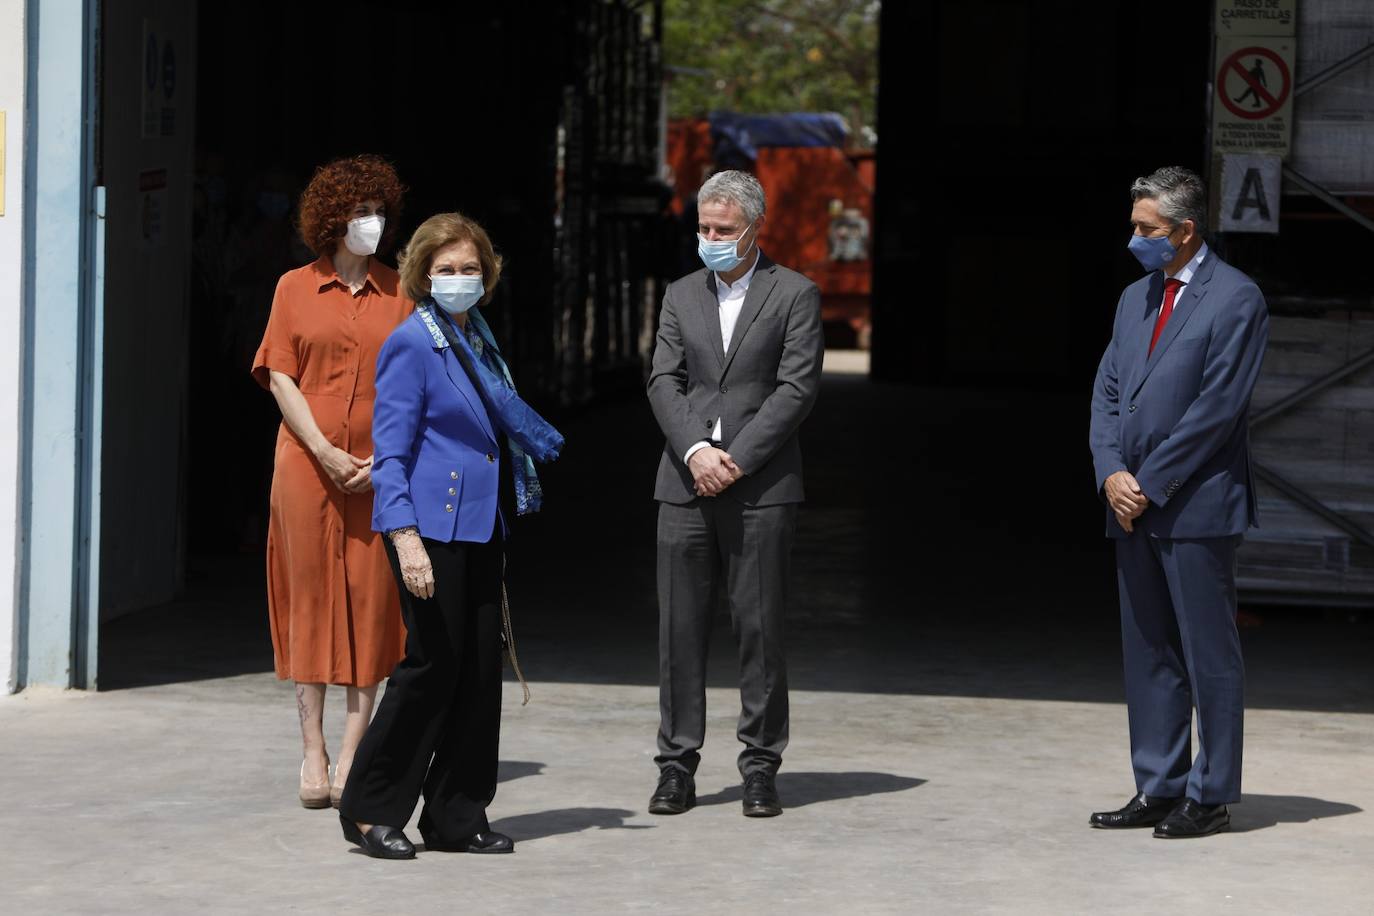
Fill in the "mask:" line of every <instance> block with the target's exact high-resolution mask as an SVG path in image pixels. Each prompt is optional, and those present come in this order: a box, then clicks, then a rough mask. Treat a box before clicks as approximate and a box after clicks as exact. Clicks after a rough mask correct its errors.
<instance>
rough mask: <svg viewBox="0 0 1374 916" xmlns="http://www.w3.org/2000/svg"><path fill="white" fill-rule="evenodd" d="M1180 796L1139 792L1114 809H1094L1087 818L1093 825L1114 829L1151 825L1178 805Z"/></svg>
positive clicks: (1162, 818)
mask: <svg viewBox="0 0 1374 916" xmlns="http://www.w3.org/2000/svg"><path fill="white" fill-rule="evenodd" d="M1182 800H1183V799H1181V798H1153V797H1151V796H1149V795H1146V794H1145V793H1144V792H1141V793H1140V794H1139V795H1137V796H1136V797H1135V798H1133V799H1131V800H1130V801H1128V802H1127V803H1126V807H1124V808H1118V809H1116V810H1115V811H1096V812H1094V813H1093V816H1092V817H1090V818H1088V823H1089V824H1091V825H1092V826H1094V827H1104V828H1107V829H1111V830H1115V829H1120V828H1126V827H1153V826H1154V825H1155V824H1158V823H1159V822H1160V821H1162V820H1164V819H1165V818H1166V817H1168V816H1169V812H1170V811H1173V810H1174V809H1175V808H1177V807H1178V803H1179V802H1180V801H1182Z"/></svg>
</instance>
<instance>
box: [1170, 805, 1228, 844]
mask: <svg viewBox="0 0 1374 916" xmlns="http://www.w3.org/2000/svg"><path fill="white" fill-rule="evenodd" d="M1230 826H1231V812H1230V811H1228V810H1227V809H1226V806H1225V805H1201V804H1198V803H1197V802H1195V801H1193V800H1192V799H1191V798H1185V799H1184V800H1183V803H1182V804H1181V805H1179V806H1178V807H1177V808H1175V809H1174V810H1173V811H1171V812H1170V813H1169V816H1168V817H1166V818H1165V819H1164V820H1162V821H1160V822H1159V826H1157V827H1155V836H1156V837H1157V838H1159V839H1161V840H1183V839H1189V838H1191V837H1198V836H1211V835H1212V834H1214V833H1221V832H1222V831H1223V830H1227V829H1229V828H1230Z"/></svg>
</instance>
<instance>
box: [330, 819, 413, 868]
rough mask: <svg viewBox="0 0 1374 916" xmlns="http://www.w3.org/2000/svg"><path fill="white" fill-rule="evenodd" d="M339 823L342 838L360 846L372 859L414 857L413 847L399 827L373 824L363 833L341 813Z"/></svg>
mask: <svg viewBox="0 0 1374 916" xmlns="http://www.w3.org/2000/svg"><path fill="white" fill-rule="evenodd" d="M339 823H340V824H342V825H343V835H344V839H345V840H348V842H350V843H356V844H357V845H359V846H361V847H362V848H363V852H365V853H367V854H368V855H370V856H372V858H374V859H413V858H415V847H414V846H412V845H411V842H410V840H408V839H406V835H405V834H404V833H403V832H402V831H401V828H400V827H387V826H386V825H384V824H374V825H373V826H372V827H370V828H368V831H367V833H363V832H362V831H361V830H359V829H358V825H357V824H355V823H353V822H352V821H350V820H349V819H348V818H346V817H344V816H343V815H342V814H340V815H339Z"/></svg>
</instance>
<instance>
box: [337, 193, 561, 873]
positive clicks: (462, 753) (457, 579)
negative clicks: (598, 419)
mask: <svg viewBox="0 0 1374 916" xmlns="http://www.w3.org/2000/svg"><path fill="white" fill-rule="evenodd" d="M400 274H401V285H402V288H403V289H404V291H405V293H406V295H408V296H410V297H411V298H412V299H413V300H414V301H415V302H416V303H418V304H417V305H416V308H415V312H414V314H412V315H411V316H410V317H409V318H407V319H406V320H405V321H403V322H402V323H401V325H400V326H399V327H398V328H397V329H396V330H395V331H393V332H392V334H391V336H390V337H388V338H387V340H386V343H384V344H383V345H382V349H381V352H380V353H379V355H378V357H377V403H376V406H375V408H374V410H373V420H372V440H373V446H374V454H373V464H372V487H373V490H374V492H375V494H376V495H375V500H374V503H373V513H372V527H373V529H374V530H376V531H380V532H384V533H385V535H386V549H387V555H388V557H389V558H390V561H391V568H392V572H393V573H394V574H395V576H396V579H397V582H398V584H399V586H400V592H401V613H402V616H403V617H404V619H405V624H406V630H407V636H406V655H405V658H404V659H402V660H401V662H400V664H398V665H397V666H396V670H395V671H393V672H392V674H391V679H390V681H389V682H388V683H387V688H386V693H385V694H384V695H383V697H382V702H381V706H380V707H379V708H378V710H377V715H376V717H375V718H374V719H373V720H372V724H371V725H370V726H369V727H368V730H367V734H366V735H364V737H363V740H362V743H361V744H360V745H359V746H358V751H357V754H356V756H355V757H354V760H353V768H352V770H351V771H350V772H349V776H348V783H347V785H346V786H345V788H344V792H343V798H342V800H341V802H340V805H339V812H340V813H339V819H340V821H341V823H342V825H343V831H344V836H345V837H346V838H347V839H349V840H350V841H352V842H354V843H356V844H357V845H359V846H361V847H362V848H363V850H364V851H365V852H366V853H367V854H368V855H371V856H376V857H378V858H388V859H408V858H411V857H413V856H414V855H415V847H414V846H412V845H411V843H410V841H409V839H407V837H406V836H405V834H404V833H403V832H402V828H403V827H404V826H405V825H406V824H407V823H408V822H409V820H410V815H411V814H412V812H414V810H415V805H416V802H417V801H418V800H419V797H420V794H421V792H422V791H423V793H424V797H425V807H424V811H422V812H421V814H420V824H419V826H420V833H421V835H422V836H423V838H424V841H425V848H426V849H428V850H440V851H447V852H478V853H498V852H512V851H514V849H515V846H514V843H513V842H512V841H511V839H510V838H509V837H506V836H503V835H501V834H498V833H494V832H493V831H492V830H491V827H490V824H489V823H488V821H487V815H486V809H487V805H488V804H490V802H491V800H492V798H493V797H494V796H495V794H496V766H497V743H498V738H499V734H500V729H501V644H502V634H503V626H504V627H505V628H506V632H507V633H508V628H509V621H508V620H503V610H502V608H503V602H502V587H503V586H502V567H503V563H504V556H503V544H504V541H505V537H506V534H507V531H508V529H507V524H506V523H507V519H506V515H505V513H504V512H503V510H502V506H503V504H506V503H511V502H513V505H514V507H515V511H516V513H517V514H524V513H526V512H532V511H536V510H537V509H538V508H539V504H540V501H541V492H540V489H539V479H538V477H537V476H535V472H534V462H535V461H541V462H543V461H551V460H553V459H554V458H556V457H558V451H559V449H560V448H561V447H562V445H563V437H562V436H561V435H559V433H558V431H557V430H555V429H554V428H553V427H552V426H550V425H549V424H548V423H547V422H545V421H544V420H543V419H542V418H541V417H540V416H539V415H538V414H536V413H535V412H534V411H533V410H531V409H530V408H529V407H528V406H527V405H526V404H525V403H524V402H523V401H521V400H520V398H519V397H518V396H517V395H516V393H515V386H514V384H513V383H512V381H511V378H510V372H509V370H508V369H507V367H506V364H505V361H504V360H503V359H502V358H501V353H500V350H499V349H498V348H497V346H496V341H495V339H494V338H493V336H492V333H491V329H490V327H489V326H488V325H487V323H486V322H485V321H484V320H483V318H482V316H481V313H480V311H478V310H477V309H476V308H473V306H475V305H477V304H478V303H482V302H486V301H488V300H489V299H490V298H491V293H492V289H493V288H494V287H495V286H496V283H497V280H498V279H499V278H500V274H501V261H500V258H499V257H497V255H496V254H495V252H494V251H493V250H492V245H491V241H490V239H488V238H487V234H486V232H485V231H484V230H483V229H482V227H481V226H479V225H478V224H477V223H475V222H473V221H472V220H470V219H468V218H467V217H465V216H462V215H461V214H458V213H442V214H439V215H437V216H433V217H430V218H429V219H428V220H426V221H425V222H424V223H423V224H421V226H420V227H419V228H418V229H416V230H415V234H414V236H412V237H411V239H410V242H409V243H408V244H407V245H406V248H405V251H404V252H402V254H401V257H400ZM503 480H505V481H507V483H506V485H507V486H509V487H510V488H511V489H512V490H513V496H514V499H513V501H512V500H502V499H501V498H500V492H499V491H500V488H501V486H502V481H503Z"/></svg>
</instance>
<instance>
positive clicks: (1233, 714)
mask: <svg viewBox="0 0 1374 916" xmlns="http://www.w3.org/2000/svg"><path fill="white" fill-rule="evenodd" d="M1241 540H1242V538H1241V537H1240V536H1239V535H1236V536H1233V537H1220V538H1201V539H1197V540H1175V539H1169V538H1154V537H1149V536H1148V535H1146V534H1145V533H1144V532H1141V531H1137V532H1136V533H1135V534H1133V535H1131V536H1130V537H1127V538H1124V539H1122V540H1119V541H1117V542H1116V544H1117V547H1116V558H1117V583H1118V586H1119V588H1120V591H1121V643H1122V653H1123V655H1124V658H1125V671H1126V705H1127V710H1128V712H1129V715H1130V731H1131V765H1132V767H1133V768H1134V770H1135V780H1136V789H1137V791H1140V792H1144V793H1145V794H1147V795H1152V796H1159V797H1179V796H1184V795H1186V796H1188V797H1189V798H1191V799H1193V800H1194V801H1197V802H1199V803H1201V804H1204V805H1220V804H1227V803H1230V802H1236V801H1239V800H1240V775H1241V774H1240V771H1241V745H1242V741H1243V736H1244V718H1245V701H1244V694H1245V665H1244V662H1243V661H1242V660H1241V651H1240V636H1239V634H1238V633H1237V632H1236V584H1235V582H1236V576H1235V568H1236V549H1237V548H1238V547H1239V546H1240V543H1241ZM1194 709H1196V710H1197V732H1198V744H1199V747H1198V753H1197V757H1196V758H1194V757H1193V755H1192V731H1193V729H1192V725H1193V710H1194Z"/></svg>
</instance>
